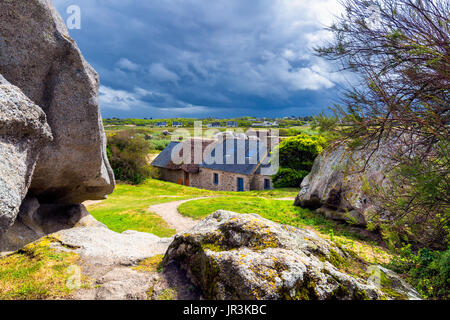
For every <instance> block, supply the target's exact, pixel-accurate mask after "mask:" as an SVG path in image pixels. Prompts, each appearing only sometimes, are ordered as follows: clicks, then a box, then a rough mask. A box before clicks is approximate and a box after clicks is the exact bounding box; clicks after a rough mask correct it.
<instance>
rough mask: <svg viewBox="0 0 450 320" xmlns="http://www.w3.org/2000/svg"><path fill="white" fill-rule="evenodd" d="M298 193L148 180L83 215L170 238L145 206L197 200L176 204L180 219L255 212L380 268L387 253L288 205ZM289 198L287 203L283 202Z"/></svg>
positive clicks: (120, 228) (117, 227) (161, 222)
mask: <svg viewBox="0 0 450 320" xmlns="http://www.w3.org/2000/svg"><path fill="white" fill-rule="evenodd" d="M298 191H299V189H276V190H270V191H250V192H241V193H238V192H215V191H208V190H201V189H196V188H191V187H185V186H181V185H177V184H173V183H168V182H163V181H159V180H154V179H149V180H147V181H145V182H144V183H143V184H141V185H138V186H132V185H127V184H118V186H117V187H116V190H115V192H114V193H113V194H112V195H110V196H109V198H108V199H107V200H104V201H102V202H101V203H96V204H93V205H90V206H88V210H89V212H91V214H92V215H93V216H94V217H95V218H96V219H97V220H99V221H101V222H103V223H104V224H106V225H107V226H108V227H109V228H110V229H111V230H113V231H116V232H123V231H126V230H137V231H141V232H149V233H153V234H155V235H157V236H160V237H170V236H173V235H174V234H175V230H173V229H171V228H170V227H169V226H168V224H167V223H166V222H165V221H164V220H163V219H162V218H161V217H160V216H158V215H157V214H155V213H152V212H150V211H149V210H148V208H149V207H150V206H151V205H155V204H160V203H167V202H172V201H178V200H189V199H195V198H199V197H211V198H207V199H202V200H193V201H189V202H186V203H184V204H182V205H181V206H180V207H179V209H178V210H179V212H180V213H181V214H182V215H185V216H188V217H191V218H194V219H199V220H200V219H202V218H204V217H206V216H208V215H209V214H211V213H213V212H215V211H216V210H219V209H224V210H230V211H234V212H238V213H256V214H259V215H261V216H262V217H264V218H266V219H270V220H273V221H275V222H278V223H282V224H287V225H291V226H294V227H303V228H308V229H310V230H313V231H314V232H316V233H317V234H318V235H320V236H322V237H324V238H326V239H329V240H332V241H334V242H335V243H337V244H339V245H342V246H345V247H346V248H348V249H349V250H352V251H353V252H354V253H355V254H356V255H357V256H358V257H360V259H361V260H362V261H365V262H367V263H386V262H388V261H389V259H390V254H389V253H388V252H387V251H386V250H385V249H384V248H383V247H382V246H381V245H380V244H379V243H376V242H374V241H371V240H370V239H368V238H365V237H364V236H363V235H361V234H359V233H356V232H354V229H353V228H351V226H349V225H346V224H340V223H337V222H334V221H330V220H327V219H325V218H323V217H322V216H320V215H318V214H317V213H315V212H313V211H310V210H308V209H302V208H298V207H295V206H293V200H292V199H293V198H294V197H295V196H296V195H297V194H298ZM285 199H290V200H285Z"/></svg>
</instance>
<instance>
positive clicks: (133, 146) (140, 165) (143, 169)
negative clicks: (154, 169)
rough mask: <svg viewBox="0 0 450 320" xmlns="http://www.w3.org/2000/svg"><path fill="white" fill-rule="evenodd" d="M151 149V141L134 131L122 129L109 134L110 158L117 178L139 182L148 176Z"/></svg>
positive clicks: (134, 182)
mask: <svg viewBox="0 0 450 320" xmlns="http://www.w3.org/2000/svg"><path fill="white" fill-rule="evenodd" d="M150 150H151V145H150V143H149V142H147V141H146V140H145V138H144V137H143V136H142V135H139V134H136V133H135V132H133V131H120V132H118V133H115V134H112V135H110V136H108V147H107V153H108V159H109V162H110V164H111V167H112V169H113V171H114V175H115V176H116V179H118V180H122V181H128V182H131V183H133V184H139V183H141V182H142V181H144V180H145V179H146V178H148V177H149V176H150V166H149V164H148V159H147V158H148V154H149V153H150Z"/></svg>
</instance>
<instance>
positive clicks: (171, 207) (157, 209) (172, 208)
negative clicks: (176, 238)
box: [149, 197, 212, 232]
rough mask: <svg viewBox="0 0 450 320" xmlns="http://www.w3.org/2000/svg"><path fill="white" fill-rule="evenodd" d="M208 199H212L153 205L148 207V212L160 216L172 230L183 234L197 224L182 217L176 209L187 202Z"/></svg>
mask: <svg viewBox="0 0 450 320" xmlns="http://www.w3.org/2000/svg"><path fill="white" fill-rule="evenodd" d="M209 198H212V197H203V198H194V199H188V200H181V201H173V202H168V203H161V204H155V205H153V206H150V208H149V210H150V211H151V212H154V213H156V214H157V215H159V216H161V218H163V219H164V220H165V221H166V222H167V223H168V224H169V226H170V227H172V228H174V229H175V230H176V231H177V232H183V231H186V230H189V229H191V228H192V227H193V226H195V225H196V224H197V223H198V221H196V220H194V219H191V218H187V217H184V216H182V215H181V214H180V213H179V212H178V207H179V206H181V205H182V204H183V203H186V202H189V201H195V200H202V199H209Z"/></svg>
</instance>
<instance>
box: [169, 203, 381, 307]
mask: <svg viewBox="0 0 450 320" xmlns="http://www.w3.org/2000/svg"><path fill="white" fill-rule="evenodd" d="M336 255H337V256H339V259H342V260H345V259H349V258H350V257H349V255H348V254H347V253H346V252H345V251H343V250H342V249H341V248H340V247H338V246H336V245H334V244H333V243H331V242H328V241H326V240H324V239H322V238H320V237H318V236H317V235H316V234H315V233H313V232H311V231H309V230H304V229H297V228H293V227H288V226H283V225H280V224H277V223H275V222H272V221H270V220H266V219H263V218H261V217H259V216H257V215H253V214H251V215H247V214H237V213H233V212H227V211H217V212H215V213H214V214H212V215H210V216H209V217H207V218H206V219H204V220H203V221H201V222H200V223H199V224H198V225H197V226H195V227H194V228H193V229H191V230H190V231H189V233H185V234H179V235H177V236H176V237H175V239H174V241H173V243H172V244H171V245H170V247H169V249H168V251H167V253H166V255H165V258H164V262H163V263H164V264H165V265H167V264H171V263H177V264H178V265H179V266H180V268H182V269H183V270H185V271H186V273H187V276H188V277H189V278H190V279H191V281H192V282H193V284H194V285H196V286H198V287H199V288H201V289H202V291H203V294H204V296H205V298H207V299H225V300H229V299H244V300H245V299H262V300H272V299H301V300H308V299H311V300H313V299H320V300H325V299H342V300H346V299H347V300H349V299H381V298H383V297H385V294H384V293H383V292H382V291H381V290H379V289H378V288H377V287H376V285H375V284H374V283H372V282H370V281H369V280H368V279H360V278H356V277H353V276H350V275H348V274H345V273H343V272H342V271H341V270H339V269H338V267H337V266H335V265H334V264H333V262H334V261H335V260H336V259H337V257H336Z"/></svg>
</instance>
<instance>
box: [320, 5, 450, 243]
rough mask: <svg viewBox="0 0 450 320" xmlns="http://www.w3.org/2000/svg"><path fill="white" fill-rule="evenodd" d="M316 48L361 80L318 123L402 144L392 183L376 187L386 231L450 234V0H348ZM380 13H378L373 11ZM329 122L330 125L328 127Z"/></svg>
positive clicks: (346, 136)
mask: <svg viewBox="0 0 450 320" xmlns="http://www.w3.org/2000/svg"><path fill="white" fill-rule="evenodd" d="M342 5H343V6H344V8H345V13H344V14H343V15H342V16H341V17H340V18H338V21H337V22H336V23H335V24H334V25H333V26H331V27H330V28H329V30H330V31H331V32H333V33H334V40H333V41H332V42H331V43H329V44H328V45H326V46H324V47H321V48H317V49H316V51H317V54H318V55H319V56H322V57H325V58H327V59H330V60H335V61H339V62H340V63H341V66H342V70H347V71H352V72H354V73H355V74H356V75H357V77H358V79H359V83H358V84H357V85H355V86H354V87H352V88H350V89H348V90H347V91H345V92H344V97H343V99H342V100H343V101H342V103H341V104H339V105H336V106H334V108H332V109H333V112H334V115H335V122H333V121H330V119H329V118H328V119H327V118H322V119H317V122H319V125H320V124H323V125H324V126H326V125H328V128H327V129H328V130H331V131H332V132H333V134H332V136H334V137H335V138H336V139H337V140H339V141H340V142H345V143H349V144H350V145H351V146H353V147H355V148H359V149H365V150H367V152H366V154H367V159H366V163H367V162H368V161H370V157H371V156H372V154H373V153H374V152H375V151H376V150H377V148H379V147H380V144H381V142H382V141H383V140H384V139H389V145H390V146H392V147H396V148H398V150H397V152H393V153H392V154H393V156H392V159H390V160H391V161H392V163H393V164H394V167H395V169H394V170H393V171H392V172H390V174H389V176H390V178H391V182H392V183H391V186H390V188H389V189H388V190H387V189H384V190H383V189H382V188H380V187H379V186H375V188H374V190H373V195H374V196H376V197H378V198H379V200H380V201H379V203H380V204H382V205H381V209H382V210H384V211H389V212H390V213H391V216H392V217H393V220H392V221H391V222H390V223H384V224H383V222H380V226H382V227H383V228H384V230H385V231H386V234H387V233H389V231H392V232H394V233H395V234H397V235H398V236H399V237H400V238H404V239H408V240H412V241H416V242H420V243H424V244H427V245H436V244H440V245H442V244H444V243H445V241H448V240H449V239H448V235H449V232H448V231H449V221H450V180H449V177H450V162H449V151H450V139H449V138H450V135H449V133H450V126H449V124H450V109H449V105H450V101H449V100H450V99H449V89H450V34H449V30H450V20H449V16H450V10H449V6H450V4H449V1H448V0H429V1H420V0H376V1H359V0H345V1H342ZM374 13H375V14H374ZM330 124H331V126H330Z"/></svg>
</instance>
